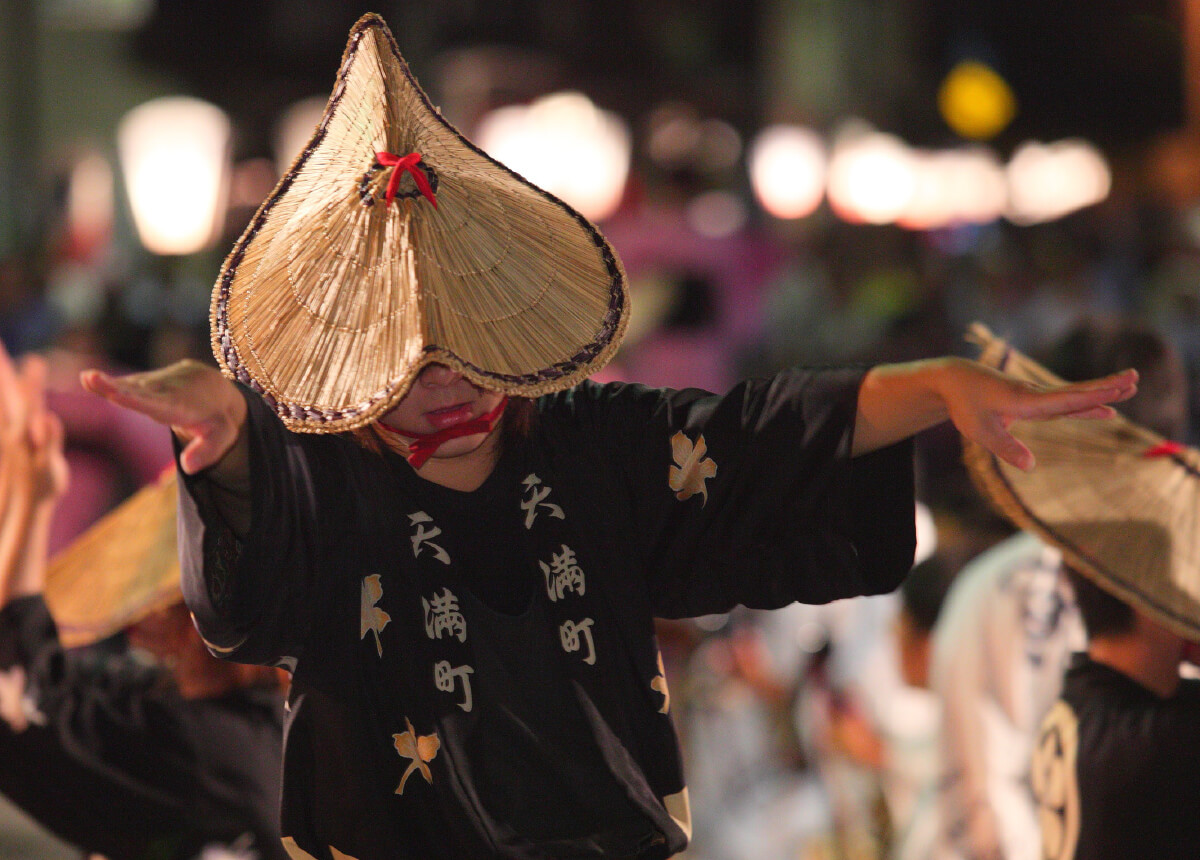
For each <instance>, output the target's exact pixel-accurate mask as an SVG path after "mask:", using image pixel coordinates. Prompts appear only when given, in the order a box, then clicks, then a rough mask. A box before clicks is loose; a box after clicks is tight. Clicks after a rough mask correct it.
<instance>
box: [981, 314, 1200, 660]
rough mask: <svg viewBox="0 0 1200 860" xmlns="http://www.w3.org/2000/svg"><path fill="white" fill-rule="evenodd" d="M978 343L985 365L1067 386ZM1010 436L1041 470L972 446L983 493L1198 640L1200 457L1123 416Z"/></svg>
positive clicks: (996, 341) (989, 340) (989, 341)
mask: <svg viewBox="0 0 1200 860" xmlns="http://www.w3.org/2000/svg"><path fill="white" fill-rule="evenodd" d="M971 336H972V339H973V340H975V341H976V342H977V343H979V344H980V345H981V346H982V347H983V351H982V354H981V355H980V359H979V360H980V361H981V362H982V363H983V364H986V365H988V366H989V367H994V368H996V369H998V370H1002V371H1004V372H1005V373H1008V374H1011V375H1013V376H1016V377H1018V378H1020V379H1024V380H1026V381H1028V382H1032V383H1035V384H1037V385H1047V386H1049V385H1057V384H1061V383H1062V380H1061V379H1059V378H1058V377H1056V376H1055V375H1054V374H1052V373H1050V372H1049V371H1048V370H1046V369H1045V368H1044V367H1041V366H1040V365H1039V364H1037V363H1036V362H1034V361H1033V360H1032V359H1030V358H1028V357H1027V356H1025V355H1023V354H1021V353H1020V352H1019V351H1017V350H1015V349H1013V348H1012V346H1011V345H1009V344H1008V343H1006V342H1005V341H1003V340H1002V339H1000V338H997V337H995V336H994V335H992V333H991V332H989V331H988V330H987V329H986V328H984V327H983V326H981V325H978V324H976V325H975V326H973V327H972V331H971ZM1010 430H1011V432H1012V433H1013V435H1014V436H1015V437H1016V438H1017V439H1019V440H1020V441H1021V442H1023V443H1024V444H1025V445H1026V446H1027V447H1028V448H1029V449H1030V451H1031V452H1032V453H1033V455H1034V457H1035V459H1036V461H1037V465H1036V467H1035V468H1034V469H1033V470H1032V471H1030V472H1024V471H1022V470H1020V469H1017V468H1015V467H1013V466H1010V465H1008V464H1007V463H1005V462H1003V461H1001V460H999V459H998V458H997V457H995V456H994V455H993V454H991V453H990V452H989V451H987V450H986V449H984V448H983V447H982V446H980V445H977V444H975V443H967V445H966V448H965V460H966V464H967V467H968V470H969V471H970V474H971V477H972V479H973V480H974V482H975V484H976V486H977V487H978V488H979V490H980V491H981V492H982V493H983V495H984V496H985V497H986V498H987V499H988V500H989V501H990V502H991V503H992V504H993V505H994V506H995V507H996V508H997V509H998V510H999V511H1000V512H1001V513H1002V514H1004V515H1005V516H1007V517H1008V518H1009V519H1011V520H1012V521H1013V522H1014V523H1015V524H1016V525H1018V526H1019V527H1021V528H1023V529H1025V530H1027V531H1030V532H1033V533H1034V534H1036V535H1038V536H1039V537H1041V538H1042V539H1043V540H1045V541H1047V542H1048V543H1050V544H1051V545H1053V546H1055V547H1057V548H1058V549H1060V550H1061V551H1062V553H1063V557H1064V560H1065V561H1066V563H1067V564H1069V565H1070V566H1071V567H1073V568H1075V569H1076V570H1078V571H1079V572H1080V573H1082V574H1084V575H1085V576H1087V577H1089V578H1090V579H1092V580H1093V581H1094V582H1096V583H1097V584H1098V585H1099V586H1100V587H1101V588H1103V589H1105V590H1106V591H1108V592H1110V593H1111V594H1113V595H1114V596H1116V597H1117V598H1119V599H1121V600H1123V601H1125V602H1126V603H1129V604H1130V605H1132V606H1134V607H1135V608H1137V609H1138V610H1140V611H1142V612H1143V613H1145V614H1146V615H1149V616H1150V617H1151V618H1154V619H1155V620H1156V621H1158V622H1159V623H1161V624H1163V625H1164V626H1166V627H1168V628H1169V629H1171V630H1173V631H1174V632H1176V633H1177V634H1179V635H1181V636H1184V637H1186V638H1188V639H1193V640H1200V547H1198V543H1197V540H1198V539H1197V535H1196V523H1197V522H1200V451H1197V450H1196V449H1194V448H1189V447H1185V446H1181V445H1175V444H1168V443H1167V440H1164V439H1163V438H1162V437H1161V436H1159V435H1158V434H1156V433H1154V432H1152V431H1150V430H1148V429H1146V428H1144V427H1141V426H1139V425H1137V424H1134V423H1133V422H1131V421H1129V420H1128V419H1126V418H1124V417H1122V416H1120V415H1118V416H1115V417H1112V418H1105V419H1088V420H1082V419H1070V418H1060V419H1056V420H1053V421H1020V422H1015V423H1014V424H1013V425H1012V426H1011V427H1010Z"/></svg>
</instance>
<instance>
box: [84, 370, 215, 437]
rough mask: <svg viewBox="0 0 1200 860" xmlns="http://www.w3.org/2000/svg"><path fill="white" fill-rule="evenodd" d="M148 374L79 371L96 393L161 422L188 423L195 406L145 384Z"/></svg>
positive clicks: (86, 388)
mask: <svg viewBox="0 0 1200 860" xmlns="http://www.w3.org/2000/svg"><path fill="white" fill-rule="evenodd" d="M147 376H148V374H140V373H134V374H131V375H129V376H122V377H115V376H109V375H108V374H107V373H104V372H103V371H100V370H85V371H83V373H81V374H80V375H79V382H80V383H81V384H82V385H83V387H84V389H85V390H87V391H90V392H91V393H92V394H98V395H100V396H101V397H103V398H105V399H106V400H109V401H111V402H112V403H115V404H116V405H117V406H121V407H124V408H125V409H132V410H133V411H134V412H140V413H142V414H143V415H145V416H146V417H148V418H150V419H152V420H154V421H157V422H158V423H160V424H166V425H168V426H172V425H184V424H187V423H188V422H189V420H190V419H191V417H192V416H191V410H189V409H188V408H187V407H186V405H185V404H181V403H180V402H179V401H178V400H177V399H176V397H175V396H174V395H173V394H172V393H171V392H169V391H163V390H161V389H157V388H152V387H150V386H148V385H146V384H144V380H145V378H146V377H147Z"/></svg>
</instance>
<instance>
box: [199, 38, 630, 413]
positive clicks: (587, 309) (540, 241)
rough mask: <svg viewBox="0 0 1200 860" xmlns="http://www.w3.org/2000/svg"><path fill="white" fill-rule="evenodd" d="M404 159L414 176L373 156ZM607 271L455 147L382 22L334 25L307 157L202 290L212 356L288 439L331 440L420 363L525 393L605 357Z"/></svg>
mask: <svg viewBox="0 0 1200 860" xmlns="http://www.w3.org/2000/svg"><path fill="white" fill-rule="evenodd" d="M384 152H386V153H391V154H394V155H397V156H401V157H403V156H406V155H408V154H410V153H419V154H420V157H421V159H420V162H419V163H418V165H417V167H416V169H417V170H420V171H421V172H422V176H423V177H424V179H425V180H426V181H427V183H428V185H429V186H430V187H431V188H432V190H433V192H434V194H435V195H436V206H435V205H434V203H433V202H431V201H430V200H429V199H427V197H426V196H425V195H424V194H422V193H421V191H420V189H419V188H418V186H417V183H416V181H415V180H414V177H413V175H412V174H411V173H409V172H402V173H401V175H400V178H399V180H398V188H397V189H396V197H395V200H394V201H393V202H392V203H391V204H388V203H387V201H386V200H385V189H386V187H387V185H388V182H389V180H390V179H391V178H392V168H390V167H388V166H387V165H385V164H381V163H380V158H379V157H378V156H377V153H384ZM628 308H629V302H628V296H627V292H626V285H625V276H624V272H623V270H622V268H621V264H620V262H619V261H618V259H617V257H616V254H615V253H614V252H613V250H612V248H611V247H610V246H609V244H608V242H607V241H606V240H605V239H604V238H603V236H601V235H600V233H599V231H597V230H596V228H595V227H594V226H593V225H592V224H591V223H589V222H588V221H587V220H586V219H585V218H583V217H582V216H581V215H579V214H578V213H576V212H575V211H574V210H572V209H571V208H570V207H568V206H567V205H566V204H565V203H563V202H562V201H560V200H558V199H557V198H555V197H553V196H551V195H550V194H548V193H546V192H544V191H542V190H541V189H538V188H537V187H535V186H533V185H531V184H530V183H528V182H526V181H525V180H524V179H522V178H521V177H519V176H517V175H516V174H515V173H513V172H511V171H510V170H508V169H507V168H505V167H503V166H502V165H500V164H499V163H497V162H495V161H494V160H492V159H491V158H489V157H488V156H487V155H485V154H484V153H483V152H481V151H480V150H478V149H477V148H476V147H475V146H473V145H472V144H471V143H469V142H468V141H467V140H466V139H465V138H463V137H462V135H460V134H459V133H458V132H457V131H456V130H455V129H454V128H453V127H452V126H450V125H449V124H448V123H447V122H446V121H445V120H444V119H442V117H441V115H440V114H439V113H438V112H437V110H436V108H434V107H433V106H432V105H431V104H430V102H429V100H428V98H427V97H426V95H425V94H424V93H423V92H422V91H421V89H420V87H419V86H418V85H417V82H416V81H415V80H414V79H413V77H412V75H411V73H410V72H409V70H408V67H407V65H406V64H405V62H404V60H403V59H402V58H401V56H400V53H399V51H398V49H397V48H396V44H395V41H394V40H393V38H392V35H391V33H390V32H389V31H388V29H387V26H386V25H385V24H384V22H383V20H382V19H381V18H379V17H378V16H375V15H367V16H364V17H363V18H362V19H361V20H360V21H359V22H358V23H357V24H356V25H355V26H354V28H353V30H352V31H351V33H350V40H349V43H348V45H347V47H346V51H345V54H344V56H343V60H342V65H341V69H340V71H339V73H338V77H337V83H336V85H335V87H334V90H333V94H332V95H331V97H330V100H329V103H328V105H327V106H326V110H325V114H324V117H323V118H322V120H321V123H320V124H319V125H318V127H317V129H316V132H315V133H314V135H313V138H312V140H311V141H310V143H309V145H308V146H307V148H306V149H305V150H304V152H303V153H301V155H300V156H299V157H298V158H297V160H296V163H295V164H294V165H293V166H292V168H291V169H290V170H289V171H288V173H287V174H286V175H285V176H284V177H283V179H282V180H281V181H280V183H279V185H278V186H277V187H276V189H275V190H274V191H273V192H272V194H271V195H270V197H268V198H267V200H266V201H265V202H264V203H263V205H262V206H261V207H260V209H259V211H258V213H257V214H256V215H255V217H254V219H253V220H252V221H251V223H250V225H249V227H248V228H247V230H246V232H245V234H244V235H243V236H242V237H241V239H239V240H238V242H237V243H236V245H235V246H234V249H233V251H232V252H231V253H230V255H229V257H228V258H227V259H226V261H225V264H224V266H223V267H222V270H221V274H220V276H219V278H218V280H217V284H216V286H215V288H214V291H213V303H212V323H213V350H214V353H215V354H216V356H217V359H218V361H219V362H220V363H221V364H222V366H223V367H224V368H225V371H226V373H227V374H228V375H230V376H232V377H234V378H237V379H239V380H240V381H242V382H244V383H246V384H248V385H250V386H251V387H252V388H254V389H255V390H257V391H259V393H261V394H263V395H264V397H265V398H266V400H267V402H268V403H270V404H271V405H272V407H273V408H274V409H275V410H276V412H278V414H279V415H280V417H281V418H282V419H283V420H284V422H285V423H286V424H287V425H288V426H289V427H290V428H291V429H293V430H297V431H302V432H340V431H344V430H350V429H353V428H355V427H360V426H362V425H364V424H367V423H369V422H370V421H372V420H374V419H376V418H378V417H380V416H381V415H382V414H384V413H385V412H386V411H388V410H389V409H391V408H392V407H393V406H394V405H395V404H396V403H397V402H398V401H399V400H400V398H401V397H402V396H403V394H404V393H405V392H406V391H407V389H408V386H409V385H410V384H411V382H412V380H413V379H414V378H415V376H416V375H417V373H419V372H420V370H421V368H422V367H424V366H425V365H426V364H429V363H432V362H440V363H443V364H446V365H449V366H451V367H453V368H455V369H456V370H460V371H462V372H463V373H464V374H465V375H466V376H467V377H468V378H469V379H471V380H472V381H473V382H475V383H476V384H478V385H480V386H483V387H485V388H489V389H492V390H497V391H502V392H504V393H507V394H517V395H524V396H536V395H538V394H542V393H546V392H548V391H553V390H557V389H561V388H565V387H568V386H570V385H574V384H575V383H577V382H579V381H581V380H582V379H583V378H585V377H586V376H588V375H589V374H590V373H592V372H594V371H595V370H597V369H599V368H600V367H601V366H603V365H604V364H605V363H606V362H607V361H608V359H609V358H610V357H611V356H612V354H613V352H615V350H616V347H617V344H618V342H619V340H620V337H621V335H622V333H623V331H624V328H625V325H626V323H627V320H628Z"/></svg>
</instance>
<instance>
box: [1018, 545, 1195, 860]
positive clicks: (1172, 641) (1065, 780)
mask: <svg viewBox="0 0 1200 860" xmlns="http://www.w3.org/2000/svg"><path fill="white" fill-rule="evenodd" d="M1130 537H1131V538H1132V539H1136V537H1135V536H1134V534H1130ZM1174 537H1176V538H1179V537H1182V538H1183V539H1184V540H1191V536H1190V535H1187V536H1182V535H1177V536H1174ZM1067 570H1068V573H1069V575H1070V579H1071V584H1072V586H1073V587H1074V589H1075V598H1076V600H1077V601H1078V605H1079V609H1080V613H1081V614H1082V616H1083V622H1084V626H1085V627H1086V628H1087V636H1088V644H1087V651H1086V652H1085V653H1080V654H1075V655H1074V656H1073V657H1072V659H1071V664H1070V667H1069V668H1068V670H1067V673H1066V676H1065V678H1064V680H1063V690H1062V697H1061V698H1060V699H1059V701H1058V702H1057V703H1056V704H1055V705H1054V707H1053V708H1052V709H1051V710H1050V712H1049V714H1048V715H1047V716H1046V719H1045V721H1044V722H1043V724H1042V727H1041V732H1040V734H1039V737H1038V743H1037V748H1036V751H1035V757H1034V762H1033V788H1034V793H1035V795H1036V796H1037V799H1038V803H1039V813H1040V815H1039V819H1040V824H1041V832H1042V845H1043V851H1042V854H1043V856H1044V857H1046V858H1049V860H1118V858H1120V860H1124V858H1128V857H1155V858H1162V860H1174V858H1179V860H1183V858H1187V857H1194V856H1195V855H1196V845H1197V844H1198V843H1200V817H1198V816H1197V815H1196V807H1195V802H1194V801H1193V800H1192V798H1195V797H1196V796H1197V795H1198V793H1200V680H1196V679H1194V678H1192V679H1187V680H1185V679H1183V678H1181V677H1180V670H1181V668H1183V666H1184V664H1185V661H1186V662H1190V663H1192V664H1193V665H1194V664H1195V663H1196V661H1197V659H1198V658H1200V644H1198V643H1200V616H1197V617H1193V618H1189V619H1187V620H1186V621H1185V622H1184V623H1183V624H1182V625H1181V624H1180V623H1179V622H1178V619H1177V618H1176V619H1171V621H1172V622H1173V623H1171V624H1170V625H1168V624H1166V623H1164V618H1163V616H1162V615H1160V614H1158V613H1157V612H1146V611H1142V610H1139V609H1135V608H1134V607H1133V606H1131V605H1130V604H1128V603H1124V602H1122V601H1121V600H1120V599H1119V598H1118V597H1116V596H1114V595H1113V594H1112V593H1111V592H1110V591H1108V590H1106V589H1105V588H1104V587H1103V586H1101V585H1098V584H1097V583H1095V582H1093V581H1092V580H1091V579H1089V578H1088V577H1087V576H1085V575H1083V574H1082V573H1080V572H1079V571H1077V570H1073V569H1071V568H1070V567H1068V568H1067ZM1194 573H1195V572H1194V571H1193V574H1194ZM1163 575H1164V576H1169V574H1167V573H1166V572H1165V570H1164V572H1163ZM1192 578H1193V580H1194V579H1195V576H1194V575H1193V577H1192ZM1177 631H1178V632H1177ZM1183 632H1186V633H1187V635H1186V636H1185V635H1182V634H1183Z"/></svg>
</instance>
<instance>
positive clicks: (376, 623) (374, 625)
mask: <svg viewBox="0 0 1200 860" xmlns="http://www.w3.org/2000/svg"><path fill="white" fill-rule="evenodd" d="M381 597H383V585H382V584H381V583H380V581H379V574H378V573H373V574H371V575H370V576H367V577H364V578H363V581H362V617H361V619H360V622H359V634H358V638H359V639H366V638H367V634H368V633H374V634H375V650H376V651H378V652H379V656H380V657H382V656H383V640H382V639H380V638H379V634H380V633H381V632H383V628H385V627H387V625H388V622H389V621H391V620H392V616H390V615H388V614H387V613H386V612H384V611H383V610H382V609H380V608H379V607H378V606H376V605H375V604H376V603H378V602H379V599H380V598H381Z"/></svg>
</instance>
